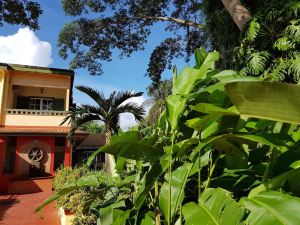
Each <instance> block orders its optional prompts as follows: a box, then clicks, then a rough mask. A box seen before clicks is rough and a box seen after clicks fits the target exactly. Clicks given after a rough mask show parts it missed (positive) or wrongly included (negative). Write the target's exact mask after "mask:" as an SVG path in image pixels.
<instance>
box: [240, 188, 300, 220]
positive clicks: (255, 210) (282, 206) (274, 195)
mask: <svg viewBox="0 0 300 225" xmlns="http://www.w3.org/2000/svg"><path fill="white" fill-rule="evenodd" d="M240 204H241V205H243V206H244V207H245V208H246V209H248V210H249V211H250V214H249V216H248V217H247V220H246V224H249V225H266V224H274V225H275V224H276V225H277V224H278V225H280V224H282V225H287V224H291V225H292V224H298V223H299V221H300V213H299V208H300V199H299V198H296V197H293V196H291V195H287V194H282V193H280V192H275V191H268V192H261V193H259V194H258V195H255V196H254V197H252V198H247V197H244V198H242V199H241V200H240Z"/></svg>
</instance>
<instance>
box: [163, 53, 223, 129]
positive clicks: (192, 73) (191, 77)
mask: <svg viewBox="0 0 300 225" xmlns="http://www.w3.org/2000/svg"><path fill="white" fill-rule="evenodd" d="M198 55H199V56H198V58H199V57H201V59H200V58H199V60H198V63H202V64H199V65H198V66H197V68H196V69H195V68H190V67H185V68H184V69H183V71H182V72H181V74H180V75H179V76H177V74H176V73H175V74H176V75H175V76H174V77H173V89H172V95H170V96H168V97H167V99H166V118H167V120H168V121H169V123H170V125H171V130H173V131H174V130H176V129H177V126H178V121H179V118H180V116H181V115H182V113H183V112H184V109H185V107H186V101H187V98H186V97H184V95H187V94H190V93H191V92H192V91H193V89H194V87H195V85H196V84H197V82H198V81H199V80H200V79H203V78H205V77H206V75H207V71H208V70H209V69H213V68H214V64H215V61H216V60H218V58H219V54H218V53H217V52H211V53H208V54H207V53H206V52H205V50H204V49H202V50H201V51H198Z"/></svg>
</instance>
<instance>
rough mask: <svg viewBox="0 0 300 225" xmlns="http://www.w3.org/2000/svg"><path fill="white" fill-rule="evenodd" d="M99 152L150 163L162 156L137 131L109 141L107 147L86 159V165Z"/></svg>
mask: <svg viewBox="0 0 300 225" xmlns="http://www.w3.org/2000/svg"><path fill="white" fill-rule="evenodd" d="M100 152H105V153H108V154H111V155H114V156H116V157H123V158H126V159H134V160H138V161H143V162H150V163H155V162H157V161H159V159H160V156H161V155H162V152H161V151H160V150H159V149H157V148H156V147H154V146H153V143H152V142H151V141H149V140H148V138H146V139H142V138H141V135H140V133H139V132H138V131H128V132H125V133H122V134H121V135H120V136H119V137H118V138H117V139H114V140H113V141H111V142H110V144H109V145H105V146H103V147H101V148H100V149H98V150H97V151H96V152H94V153H93V154H92V156H91V157H90V158H89V159H88V163H91V161H92V160H93V158H94V157H95V156H96V155H97V154H99V153H100Z"/></svg>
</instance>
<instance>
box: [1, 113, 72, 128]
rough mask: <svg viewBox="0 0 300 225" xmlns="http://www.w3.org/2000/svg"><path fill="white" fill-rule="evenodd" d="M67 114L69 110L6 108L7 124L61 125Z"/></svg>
mask: <svg viewBox="0 0 300 225" xmlns="http://www.w3.org/2000/svg"><path fill="white" fill-rule="evenodd" d="M67 114H68V112H67V111H52V110H51V111H47V110H28V109H6V110H5V126H42V127H43V126H60V124H61V123H62V121H63V120H64V118H65V117H66V116H67ZM62 126H68V124H67V123H65V124H63V125H62Z"/></svg>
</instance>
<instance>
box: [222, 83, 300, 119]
mask: <svg viewBox="0 0 300 225" xmlns="http://www.w3.org/2000/svg"><path fill="white" fill-rule="evenodd" d="M225 90H226V92H227V94H228V96H229V97H230V99H231V101H232V103H233V104H234V105H235V106H236V108H237V109H238V111H239V112H240V113H241V114H242V115H245V116H249V117H254V118H261V119H268V120H274V121H282V122H287V123H295V124H300V104H299V98H300V87H299V86H298V85H294V84H284V83H275V82H262V81H260V82H256V81H251V82H232V83H228V84H226V85H225Z"/></svg>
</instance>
